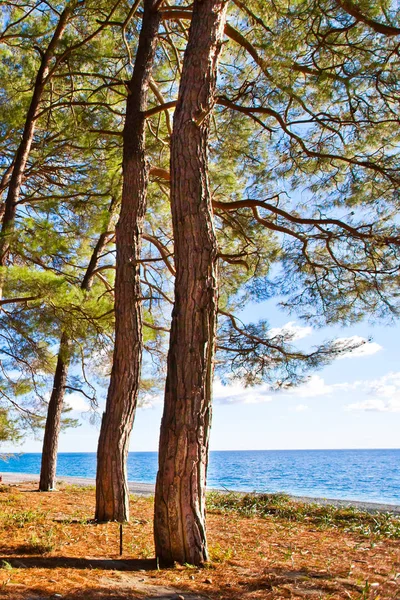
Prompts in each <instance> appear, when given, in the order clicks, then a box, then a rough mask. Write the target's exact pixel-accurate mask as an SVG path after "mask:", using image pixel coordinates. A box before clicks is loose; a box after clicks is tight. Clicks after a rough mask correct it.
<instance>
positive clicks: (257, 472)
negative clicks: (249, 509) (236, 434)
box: [0, 450, 400, 505]
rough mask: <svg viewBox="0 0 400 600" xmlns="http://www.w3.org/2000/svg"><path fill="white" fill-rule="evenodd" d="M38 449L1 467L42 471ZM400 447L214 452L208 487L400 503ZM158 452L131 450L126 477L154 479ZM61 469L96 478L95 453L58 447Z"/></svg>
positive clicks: (63, 472) (3, 469)
mask: <svg viewBox="0 0 400 600" xmlns="http://www.w3.org/2000/svg"><path fill="white" fill-rule="evenodd" d="M40 459H41V455H40V454H28V453H27V454H21V455H19V456H13V457H12V458H10V459H8V460H7V461H5V462H0V472H3V473H5V472H14V473H32V474H37V473H39V471H40ZM399 464H400V450H258V451H225V452H211V453H210V464H209V470H208V487H209V488H219V489H221V488H225V489H229V490H240V491H257V492H278V491H279V492H287V493H289V494H293V495H296V496H313V497H321V498H337V499H345V500H363V501H370V502H383V503H387V504H398V505H400V468H399ZM156 473H157V453H156V452H131V453H130V454H129V459H128V479H129V481H137V482H143V483H154V482H155V478H156ZM57 475H58V477H60V478H62V477H63V476H64V477H66V476H72V477H73V476H75V477H89V478H94V477H95V475H96V454H95V453H94V452H93V453H60V454H59V455H58V467H57Z"/></svg>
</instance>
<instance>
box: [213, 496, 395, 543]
mask: <svg viewBox="0 0 400 600" xmlns="http://www.w3.org/2000/svg"><path fill="white" fill-rule="evenodd" d="M207 507H208V510H209V511H211V512H213V511H214V512H219V513H235V514H239V515H242V516H245V517H259V518H274V519H282V520H285V521H293V522H298V523H307V524H312V525H313V526H317V527H319V528H322V529H325V528H333V529H342V530H344V531H346V532H351V533H356V534H359V535H362V536H365V537H374V538H375V537H383V538H388V539H400V518H399V516H398V515H396V514H393V513H390V512H375V511H374V512H367V511H365V510H359V509H357V508H355V507H352V506H349V507H346V508H342V507H338V506H333V505H330V504H316V503H312V502H310V503H308V502H307V503H305V502H299V501H297V500H295V499H292V498H290V496H288V495H287V494H281V493H278V494H240V493H233V492H229V493H224V492H209V493H208V494H207Z"/></svg>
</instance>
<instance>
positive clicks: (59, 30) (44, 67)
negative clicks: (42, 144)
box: [0, 8, 71, 299]
mask: <svg viewBox="0 0 400 600" xmlns="http://www.w3.org/2000/svg"><path fill="white" fill-rule="evenodd" d="M70 16H71V8H65V9H64V10H63V12H62V13H61V15H60V18H59V21H58V24H57V27H56V29H55V31H54V34H53V37H52V38H51V40H50V42H49V45H48V47H47V49H46V51H45V52H44V53H43V55H42V59H41V62H40V66H39V69H38V72H37V75H36V79H35V85H34V88H33V94H32V99H31V102H30V105H29V108H28V112H27V115H26V119H25V125H24V130H23V133H22V139H21V142H20V144H19V146H18V149H17V152H16V154H15V160H14V165H13V168H12V173H11V174H10V175H9V179H8V180H7V184H8V193H7V197H6V201H5V204H4V211H3V213H2V220H1V230H0V267H4V266H5V265H6V262H7V257H8V254H9V251H10V236H11V235H12V233H13V230H14V224H15V215H16V209H17V202H18V200H19V196H20V193H21V187H22V183H23V178H24V174H25V169H26V164H27V162H28V158H29V154H30V151H31V146H32V142H33V136H34V134H35V129H36V121H37V118H38V112H39V107H40V103H41V101H42V97H43V92H44V89H45V86H46V82H47V78H48V75H49V68H50V63H51V60H52V59H53V57H54V55H55V52H56V49H57V46H58V43H59V42H60V40H61V38H62V36H63V34H64V31H65V28H66V26H67V23H68V20H69V18H70ZM3 281H4V277H3V275H2V276H0V299H1V297H2V294H3Z"/></svg>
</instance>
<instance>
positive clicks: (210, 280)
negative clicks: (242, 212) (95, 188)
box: [154, 0, 226, 565]
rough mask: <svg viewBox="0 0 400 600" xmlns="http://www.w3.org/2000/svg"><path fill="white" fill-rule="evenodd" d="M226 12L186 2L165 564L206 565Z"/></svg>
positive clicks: (161, 493)
mask: <svg viewBox="0 0 400 600" xmlns="http://www.w3.org/2000/svg"><path fill="white" fill-rule="evenodd" d="M225 12H226V2H224V1H223V0H197V1H195V2H194V5H193V16H192V22H191V27H190V33H189V42H188V46H187V49H186V52H185V56H184V63H183V71H182V78H181V84H180V89H179V97H178V103H177V107H176V111H175V117H174V129H173V135H172V140H171V210H172V221H173V230H174V244H175V265H176V280H175V304H174V310H173V314H172V326H171V335H170V346H169V353H168V373H167V382H166V391H165V404H164V414H163V418H162V425H161V437H160V447H159V472H158V476H157V484H156V497H155V520H154V533H155V544H156V554H157V557H158V558H159V560H160V563H161V564H165V565H169V564H172V563H174V562H175V561H176V562H180V563H191V564H196V565H199V564H202V563H204V562H205V561H206V560H207V558H208V556H207V541H206V530H205V485H206V472H207V461H208V445H209V434H210V422H211V382H212V376H213V359H214V342H215V330H216V318H217V300H218V297H217V242H216V238H215V232H214V228H213V214H212V207H211V194H210V187H209V181H208V152H207V144H208V134H209V127H210V113H211V111H212V108H213V106H214V102H215V87H216V75H217V62H218V57H219V54H220V49H221V44H222V38H223V30H224V22H225Z"/></svg>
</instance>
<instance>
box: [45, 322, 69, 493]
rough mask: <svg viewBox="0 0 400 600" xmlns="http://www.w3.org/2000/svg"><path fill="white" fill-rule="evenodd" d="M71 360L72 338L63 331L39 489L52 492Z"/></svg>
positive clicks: (49, 410)
mask: <svg viewBox="0 0 400 600" xmlns="http://www.w3.org/2000/svg"><path fill="white" fill-rule="evenodd" d="M69 362H70V340H69V339H68V335H67V334H66V333H63V334H62V336H61V340H60V347H59V351H58V359H57V367H56V371H55V374H54V381H53V391H52V393H51V396H50V402H49V408H48V409H47V418H46V427H45V430H44V438H43V450H42V465H41V469H40V480H39V490H40V491H42V492H50V491H51V490H54V489H55V481H56V467H57V450H58V438H59V434H60V428H61V413H62V407H63V401H64V395H65V386H66V384H67V376H68V367H69Z"/></svg>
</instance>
